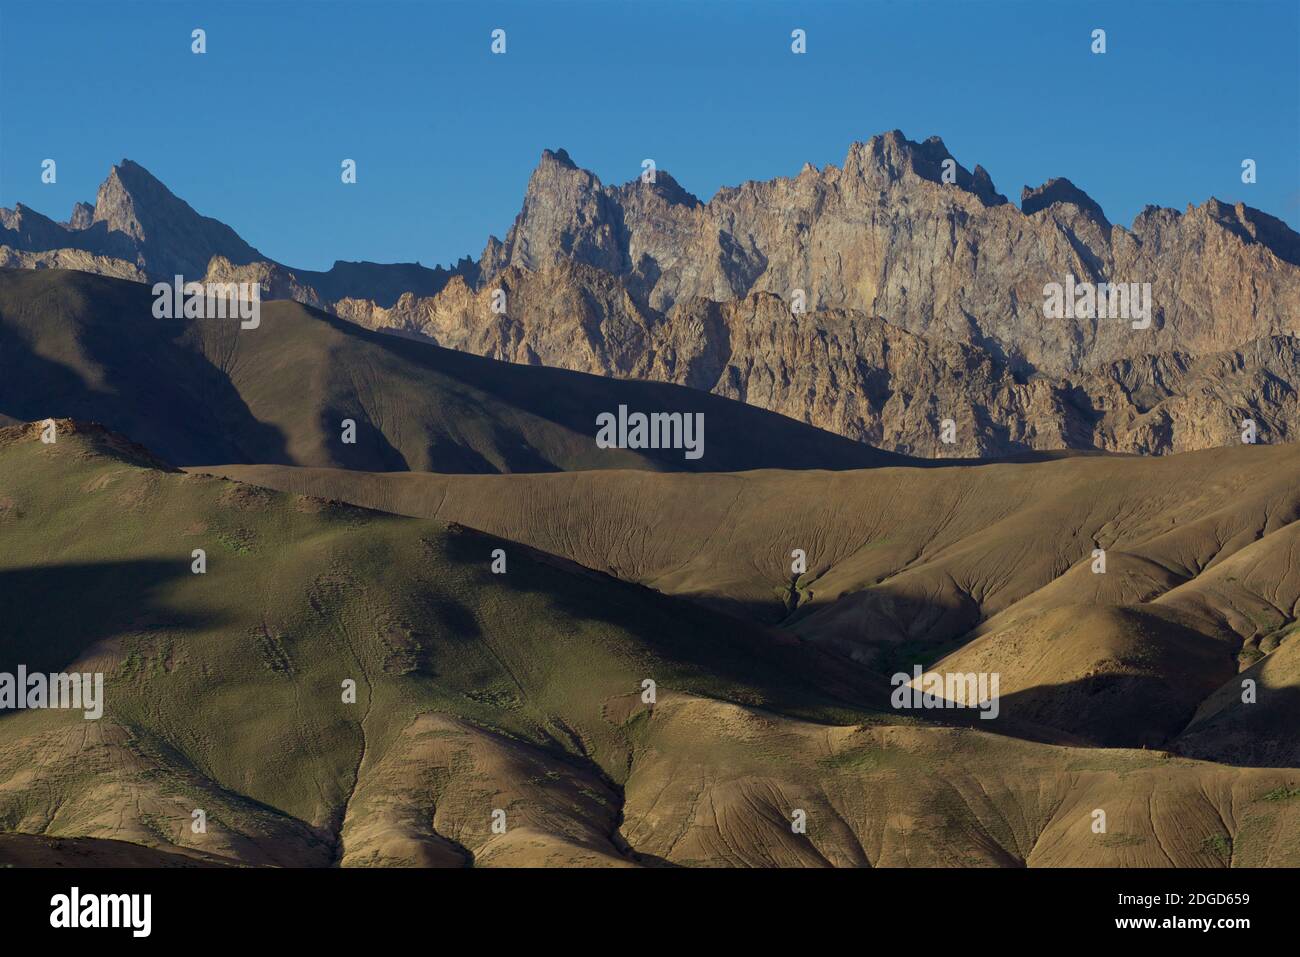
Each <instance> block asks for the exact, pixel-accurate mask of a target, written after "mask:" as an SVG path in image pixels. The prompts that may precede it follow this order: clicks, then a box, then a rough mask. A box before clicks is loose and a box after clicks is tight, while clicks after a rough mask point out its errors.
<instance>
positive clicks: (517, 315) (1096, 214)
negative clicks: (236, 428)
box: [0, 131, 1300, 457]
mask: <svg viewBox="0 0 1300 957" xmlns="http://www.w3.org/2000/svg"><path fill="white" fill-rule="evenodd" d="M0 265H10V266H22V267H27V268H40V267H63V268H75V269H81V270H85V271H90V272H98V273H101V274H105V275H110V276H115V277H119V278H130V279H135V280H137V281H140V280H156V279H164V280H170V279H171V277H172V276H173V275H175V274H178V273H179V274H181V275H184V276H185V277H186V278H187V279H190V278H195V279H198V278H206V279H207V280H208V281H213V282H226V281H257V282H259V283H261V286H262V290H263V296H264V297H265V298H272V299H277V298H278V299H293V300H297V301H299V302H301V303H304V304H307V305H310V306H314V307H316V308H320V309H323V310H326V311H329V312H332V313H334V314H335V315H337V316H339V317H341V318H344V319H347V320H350V321H352V322H354V323H356V324H359V325H362V326H365V327H368V328H371V329H377V330H381V331H388V332H396V333H400V334H403V335H407V336H419V337H423V338H427V339H430V340H432V341H434V342H436V343H438V344H440V345H443V346H445V347H448V348H451V349H455V350H458V351H462V352H473V353H477V354H479V355H482V356H487V357H490V358H496V359H503V360H505V361H508V362H512V363H517V364H527V365H546V366H553V367H556V368H562V369H569V370H574V371H581V372H588V373H593V374H597V375H602V376H609V377H618V378H628V379H651V380H656V381H662V382H670V383H676V384H680V385H686V386H689V387H691V388H695V389H701V390H705V391H710V392H713V393H715V394H717V395H720V396H725V397H727V398H732V399H738V400H740V401H742V402H745V403H748V404H750V405H755V406H759V407H761V408H765V409H769V410H772V411H776V412H779V413H781V414H782V415H785V416H788V417H790V418H794V419H796V420H799V421H802V422H805V423H808V424H810V425H813V426H816V427H818V428H821V429H825V430H828V431H832V432H835V433H838V434H840V435H843V436H845V437H848V438H851V439H855V440H858V441H864V442H868V443H870V444H872V445H874V446H876V447H879V448H882V449H887V450H891V451H896V452H901V453H904V454H909V455H915V456H926V457H996V456H1007V455H1014V454H1017V453H1023V452H1026V451H1030V450H1048V449H1060V448H1071V449H1087V450H1105V451H1121V452H1133V453H1142V454H1163V453H1168V452H1177V451H1187V450H1194V449H1201V448H1209V447H1214V446H1219V445H1223V444H1225V443H1227V442H1232V441H1236V440H1237V437H1238V436H1239V435H1240V434H1241V432H1242V430H1243V426H1242V423H1243V420H1246V419H1250V420H1252V421H1253V422H1254V423H1255V426H1256V433H1257V435H1258V439H1259V441H1261V442H1282V441H1289V440H1292V439H1293V438H1294V437H1295V436H1296V435H1297V430H1298V429H1300V398H1298V397H1297V393H1296V388H1295V383H1296V382H1297V381H1300V341H1298V339H1297V336H1300V236H1298V235H1297V234H1296V233H1295V232H1293V231H1292V230H1291V229H1289V228H1288V227H1287V226H1286V225H1285V224H1284V223H1282V222H1281V221H1280V220H1278V219H1276V218H1274V217H1271V216H1269V215H1267V214H1265V213H1262V212H1260V211H1258V210H1255V209H1252V208H1250V207H1248V206H1245V205H1243V204H1237V205H1235V206H1229V205H1226V204H1223V203H1220V202H1218V201H1217V200H1214V199H1210V200H1208V201H1206V202H1205V203H1204V204H1202V205H1200V206H1196V207H1189V208H1188V209H1187V210H1185V211H1184V212H1178V211H1176V210H1171V209H1161V208H1155V207H1148V208H1147V209H1145V210H1143V212H1142V213H1141V214H1139V215H1138V217H1137V218H1136V219H1135V220H1134V222H1133V223H1132V224H1131V225H1130V226H1129V227H1124V226H1121V225H1116V224H1112V223H1110V222H1109V221H1108V220H1107V218H1106V216H1105V214H1104V212H1103V211H1102V209H1101V207H1100V206H1099V205H1098V204H1097V203H1096V202H1094V201H1093V200H1092V199H1090V198H1089V197H1088V196H1087V195H1086V194H1085V193H1084V192H1083V191H1082V190H1080V189H1079V188H1078V187H1076V186H1075V185H1074V184H1072V183H1070V182H1069V181H1068V180H1065V179H1054V180H1050V181H1049V182H1047V183H1045V184H1043V185H1041V186H1039V187H1036V188H1029V187H1025V189H1024V190H1023V191H1022V194H1021V201H1020V204H1019V206H1017V205H1016V204H1013V203H1011V202H1008V201H1007V200H1006V198H1005V197H1004V196H1003V195H1001V194H1000V193H998V192H997V191H996V189H995V188H994V186H993V183H992V180H991V178H990V177H989V175H988V173H987V172H986V171H985V170H984V169H983V168H981V167H979V166H976V167H975V169H974V171H973V172H971V171H969V170H967V168H966V167H964V166H962V165H961V164H960V163H958V162H957V160H956V159H955V158H954V157H952V156H951V154H950V153H949V152H948V150H947V148H946V147H945V146H944V144H943V142H942V141H941V140H939V139H938V138H937V137H931V138H930V139H927V140H925V141H924V142H919V143H918V142H914V141H911V140H908V139H907V138H906V137H905V136H903V135H902V134H901V133H899V132H897V131H893V132H889V133H885V134H883V135H879V136H875V137H872V138H871V139H869V140H868V141H867V142H865V143H855V144H854V145H853V146H852V147H850V149H849V151H848V155H847V157H846V158H845V161H844V163H843V165H842V166H839V167H837V166H833V165H828V166H826V167H825V168H823V169H820V170H818V169H816V168H814V167H813V166H811V165H805V167H804V168H803V169H802V170H801V171H800V172H799V174H798V175H797V176H795V177H793V178H777V179H775V180H771V181H767V182H747V183H744V184H742V185H741V186H739V187H736V188H727V189H723V190H720V191H719V192H718V193H717V194H716V195H715V196H714V197H713V198H712V199H710V200H709V201H708V202H707V203H705V202H701V201H700V200H699V199H697V198H696V197H694V196H692V195H691V194H690V193H688V192H687V191H686V190H684V189H683V188H682V187H681V186H680V185H679V184H678V183H677V182H676V181H675V180H674V179H673V178H672V176H671V175H670V174H669V173H668V172H666V171H662V170H659V171H657V172H656V173H655V176H654V179H653V181H643V180H642V179H641V178H637V179H635V180H633V181H631V182H629V183H627V184H625V185H622V186H606V185H604V184H602V183H601V182H600V180H599V179H598V178H597V177H596V176H595V175H594V174H592V173H590V172H588V171H586V170H583V169H581V168H579V167H578V166H577V165H576V164H575V163H574V162H573V161H572V159H571V158H570V157H569V156H568V154H567V153H566V152H565V151H563V150H557V151H550V150H547V151H544V152H543V154H542V158H541V161H540V163H539V165H538V166H537V168H536V170H535V171H534V172H533V174H532V176H531V177H530V179H529V182H528V185H527V189H526V191H525V194H524V201H523V206H522V209H521V211H520V213H519V215H518V217H517V218H516V220H515V222H514V224H513V225H512V226H511V228H510V230H509V231H508V232H507V234H506V237H505V239H504V240H499V239H497V238H496V237H489V239H488V241H487V244H486V247H485V249H484V250H483V252H482V254H481V255H480V257H479V258H478V259H477V260H472V259H470V258H468V257H467V258H465V259H463V260H462V261H461V262H460V263H458V264H456V265H455V266H454V267H453V268H451V269H443V268H441V267H439V268H434V269H429V268H425V267H423V266H419V265H417V264H395V265H380V264H375V263H343V262H339V263H336V264H335V265H334V266H333V267H332V268H331V269H330V270H328V271H325V272H313V271H307V270H300V269H295V268H292V267H289V266H286V265H284V264H281V263H277V262H275V261H273V260H271V259H269V258H267V257H265V256H264V255H262V254H261V253H259V252H258V251H257V250H256V249H253V248H252V247H251V246H249V245H248V244H247V243H245V242H244V241H243V240H242V239H240V238H239V236H238V235H237V234H236V233H235V232H234V231H233V230H231V229H230V228H229V227H227V226H225V225H223V224H222V223H220V222H218V221H216V220H213V219H210V218H208V217H205V216H201V215H199V214H198V213H196V212H195V211H194V210H193V209H191V208H190V207H189V206H188V205H187V204H186V203H184V202H183V201H182V200H180V199H178V198H177V197H175V196H174V195H172V194H171V192H170V191H169V190H167V189H166V187H165V186H163V185H162V184H161V183H160V182H158V180H156V179H155V178H154V177H152V176H151V175H150V174H149V173H148V172H147V171H146V170H145V169H144V168H143V167H141V166H139V165H138V164H135V163H132V162H130V161H123V163H122V164H120V165H119V166H116V167H114V168H113V170H112V172H111V173H110V175H109V177H108V179H107V180H106V181H105V182H104V184H103V185H102V186H101V187H100V190H99V194H98V196H97V198H96V202H95V203H94V205H93V206H91V205H90V204H87V203H81V204H78V205H77V207H76V208H75V209H74V211H73V214H72V216H71V217H70V218H69V220H68V221H67V222H65V223H57V222H54V221H53V220H51V219H48V218H47V217H44V216H42V215H40V214H39V213H36V212H35V211H33V210H31V209H30V208H28V207H26V206H22V205H19V206H18V207H17V208H16V209H14V210H0ZM1067 282H1077V283H1085V282H1087V283H1094V284H1096V283H1102V282H1105V283H1112V284H1116V283H1122V284H1126V285H1127V284H1137V285H1138V286H1141V285H1142V284H1149V289H1150V302H1151V315H1150V317H1149V319H1150V321H1149V326H1148V327H1147V328H1141V329H1136V328H1133V326H1134V323H1132V322H1130V321H1127V320H1125V319H1121V318H1066V317H1060V318H1048V317H1047V315H1045V312H1046V310H1045V308H1044V304H1045V293H1044V289H1045V287H1047V286H1048V285H1049V284H1051V283H1057V284H1065V283H1067ZM796 291H799V292H796ZM501 293H504V303H505V305H504V309H501V308H494V303H495V302H499V301H500V294H501ZM796 301H798V302H799V305H800V307H801V308H800V310H798V311H797V310H796V309H795V308H794V306H795V303H796ZM945 420H949V421H951V423H952V425H953V427H954V431H953V434H950V435H948V436H947V437H946V438H945V437H944V436H943V435H942V424H943V423H944V422H945Z"/></svg>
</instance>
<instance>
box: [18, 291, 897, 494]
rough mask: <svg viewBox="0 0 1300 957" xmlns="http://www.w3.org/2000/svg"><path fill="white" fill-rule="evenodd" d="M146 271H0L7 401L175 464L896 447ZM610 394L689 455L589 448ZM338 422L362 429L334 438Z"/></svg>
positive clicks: (652, 465)
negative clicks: (220, 300) (170, 285)
mask: <svg viewBox="0 0 1300 957" xmlns="http://www.w3.org/2000/svg"><path fill="white" fill-rule="evenodd" d="M153 302H154V300H153V297H152V295H151V291H150V287H149V286H147V285H142V284H140V283H135V282H127V281H124V280H119V279H109V278H105V277H99V276H93V275H90V274H87V273H82V272H74V271H68V270H56V269H49V270H40V271H23V270H0V416H3V417H5V418H7V420H8V421H10V422H14V421H28V420H36V419H41V418H45V417H60V416H72V417H79V418H83V419H86V420H90V421H98V422H102V423H104V424H106V425H108V426H110V427H112V428H114V429H117V430H120V431H122V432H124V433H126V434H129V435H131V436H132V438H134V439H136V440H137V441H141V442H143V443H144V444H146V445H147V446H148V447H149V448H151V449H153V450H154V451H155V452H157V453H158V454H159V455H161V456H163V457H164V458H166V459H167V460H168V461H172V462H179V463H181V464H191V465H192V464H200V463H217V462H232V461H243V462H279V463H285V464H299V465H316V466H326V465H336V466H343V467H347V468H364V469H371V470H387V469H398V470H402V469H428V470H437V471H441V470H446V471H453V472H495V471H501V472H514V471H553V470H557V469H593V468H594V469H601V468H648V469H692V470H697V471H702V470H733V469H752V468H764V467H774V466H781V467H788V468H862V467H868V466H871V465H875V464H885V463H891V462H900V461H904V459H903V458H902V457H900V456H896V455H893V454H891V453H887V452H878V451H877V450H875V449H873V448H870V447H868V446H866V445H863V444H861V443H858V442H853V441H850V440H848V439H845V438H842V437H840V436H837V435H833V434H830V433H827V432H822V431H820V430H817V429H814V428H811V427H809V426H807V425H804V424H802V423H798V422H795V421H792V420H790V419H786V418H783V417H781V416H779V415H776V414H773V413H770V412H765V411H763V410H761V409H756V408H754V407H752V406H748V405H745V404H743V403H740V402H736V401H732V400H728V399H724V398H720V397H717V396H711V395H708V394H706V393H702V392H699V391H696V390H693V389H687V388H683V387H680V386H672V385H666V384H662V383H653V382H631V381H626V382H625V381H618V380H613V379H606V378H600V377H596V376H590V375H580V374H576V373H571V372H565V371H562V370H558V369H543V368H526V367H523V366H518V365H512V364H509V363H503V362H495V361H492V360H489V359H483V358H480V357H478V356H472V355H467V354H464V353H459V352H453V351H450V350H446V349H441V348H438V347H436V346H434V345H431V344H429V343H427V342H414V341H409V340H404V339H400V338H397V337H395V336H386V335H379V334H377V333H373V332H368V331H366V330H364V329H361V328H359V327H358V326H356V325H354V324H352V323H348V322H344V321H342V320H340V319H338V318H336V317H334V316H330V315H327V314H325V313H321V312H319V311H316V310H313V309H310V308H308V307H305V306H302V305H300V304H298V303H295V302H270V303H264V304H263V305H262V310H261V317H260V324H259V325H258V326H257V327H256V328H248V329H244V328H240V324H239V322H238V321H237V320H222V319H194V320H185V319H175V320H167V319H157V318H154V315H153ZM620 406H626V407H627V408H628V409H629V410H631V411H634V412H638V411H639V412H642V413H647V414H648V413H655V412H663V413H681V414H699V415H702V416H703V417H704V423H705V426H704V428H705V431H704V436H703V438H704V443H703V446H702V447H701V449H700V451H701V454H700V455H699V456H698V457H687V456H686V453H685V451H684V450H682V449H657V448H655V449H631V448H604V449H602V448H598V447H597V445H596V441H595V439H596V434H597V417H598V416H599V415H601V414H602V413H610V414H615V413H616V412H617V410H618V409H619V407H620ZM344 420H351V421H352V422H354V423H355V426H356V435H355V437H356V441H355V443H353V444H347V443H345V442H344V441H343V434H344V426H343V422H344Z"/></svg>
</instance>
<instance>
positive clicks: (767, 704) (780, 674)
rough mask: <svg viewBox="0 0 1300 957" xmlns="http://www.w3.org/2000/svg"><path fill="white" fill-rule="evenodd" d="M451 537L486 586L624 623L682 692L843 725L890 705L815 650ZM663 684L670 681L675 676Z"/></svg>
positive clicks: (862, 677) (490, 540)
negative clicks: (499, 557)
mask: <svg viewBox="0 0 1300 957" xmlns="http://www.w3.org/2000/svg"><path fill="white" fill-rule="evenodd" d="M452 533H453V534H452V535H451V536H450V538H449V539H448V551H447V557H448V558H449V559H451V560H452V561H456V562H459V563H463V564H465V565H471V566H474V568H475V569H476V570H477V572H478V576H477V577H478V581H479V583H480V584H482V585H483V586H485V587H506V588H509V589H511V590H513V591H519V592H525V593H532V594H540V595H545V596H546V597H547V598H548V599H549V600H550V601H551V602H552V604H553V605H554V607H555V608H557V609H558V610H559V611H561V612H563V613H564V614H567V615H570V616H572V617H573V618H576V619H583V620H590V621H599V622H604V623H606V624H610V625H614V626H616V627H618V628H620V629H623V630H624V631H626V632H628V633H629V634H631V635H633V636H634V637H635V638H636V639H637V640H638V641H639V642H640V643H641V644H642V645H644V647H645V648H646V649H647V650H649V651H650V652H652V653H653V654H654V655H655V656H656V657H658V658H660V659H661V660H663V661H664V662H665V663H666V664H667V665H668V666H669V667H670V668H676V669H677V670H678V672H679V673H678V675H677V676H675V677H676V678H677V679H678V680H681V681H682V684H680V685H678V686H677V687H678V690H683V691H692V690H698V691H699V693H701V694H708V695H710V696H713V697H720V698H724V699H728V700H733V701H736V702H738V703H743V704H749V705H755V706H760V707H764V708H768V709H770V710H774V711H781V712H785V713H789V714H794V715H799V716H805V717H810V718H811V719H812V720H819V719H818V717H817V715H819V714H820V715H825V714H827V713H828V709H829V710H836V711H838V712H840V715H839V717H840V719H842V720H844V721H853V720H855V719H856V720H868V719H870V718H871V715H872V713H874V712H876V711H879V710H882V708H887V707H888V702H887V700H886V699H885V697H884V696H883V695H881V694H879V693H877V691H876V689H878V688H880V687H881V682H880V678H879V676H878V675H874V674H873V673H871V672H869V671H868V670H867V669H866V668H864V667H863V666H861V665H859V664H857V663H855V662H852V661H848V660H847V659H842V658H839V657H836V656H832V655H829V654H827V653H826V652H824V651H822V650H821V649H819V648H817V647H815V646H812V645H809V644H806V643H801V642H799V641H797V640H796V639H793V638H791V637H789V636H787V635H783V634H781V633H779V632H776V631H774V630H772V629H767V628H763V627H762V626H760V625H757V624H754V623H751V622H747V621H743V620H741V619H739V618H734V617H731V616H729V615H725V614H723V613H721V612H719V611H715V610H714V609H711V608H706V607H704V606H702V605H699V604H696V603H694V602H690V601H686V600H682V599H679V598H674V597H671V596H666V595H663V594H661V593H659V592H656V591H654V590H652V589H649V588H645V587H643V586H641V585H635V584H630V583H628V582H624V581H620V580H619V579H616V578H613V577H611V576H608V575H605V574H603V573H600V572H595V571H592V570H590V569H588V568H584V567H582V566H580V565H577V564H575V563H573V562H570V561H568V560H567V559H562V558H557V557H555V556H553V555H549V554H546V553H544V552H540V551H537V550H536V549H533V548H529V547H528V546H525V545H520V544H518V543H517V542H511V541H508V540H506V539H501V538H497V537H496V536H492V535H487V534H484V533H482V532H478V531H475V530H471V529H467V528H462V527H458V526H453V527H452ZM494 548H503V549H505V551H506V553H507V555H508V557H509V562H510V564H509V573H508V574H505V575H494V574H492V573H491V571H490V570H489V567H488V565H489V558H488V556H489V555H490V553H491V551H492V549H494ZM575 586H576V587H575ZM475 627H477V626H475ZM663 684H664V685H665V686H672V685H673V683H672V680H665V681H664V682H663ZM706 686H707V687H706ZM855 716H856V718H855ZM820 720H825V719H824V718H822V719H820Z"/></svg>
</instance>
